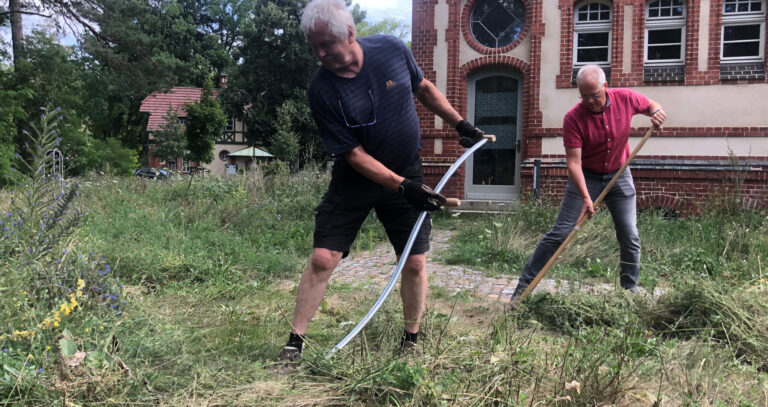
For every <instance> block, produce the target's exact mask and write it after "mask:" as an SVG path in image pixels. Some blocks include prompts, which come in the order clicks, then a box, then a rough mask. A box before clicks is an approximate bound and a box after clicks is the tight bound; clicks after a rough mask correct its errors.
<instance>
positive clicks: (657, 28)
mask: <svg viewBox="0 0 768 407" xmlns="http://www.w3.org/2000/svg"><path fill="white" fill-rule="evenodd" d="M684 61H685V5H684V4H683V0H655V1H651V2H649V3H648V6H647V7H646V12H645V63H646V64H648V65H680V64H682V63H683V62H684Z"/></svg>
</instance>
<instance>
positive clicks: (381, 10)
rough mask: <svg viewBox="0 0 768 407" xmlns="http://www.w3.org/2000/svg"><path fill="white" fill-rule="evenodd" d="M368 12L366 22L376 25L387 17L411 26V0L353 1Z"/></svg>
mask: <svg viewBox="0 0 768 407" xmlns="http://www.w3.org/2000/svg"><path fill="white" fill-rule="evenodd" d="M356 3H357V4H360V8H362V9H363V10H365V11H367V12H368V14H367V15H366V18H365V19H366V20H368V21H369V22H371V23H376V22H378V21H381V20H383V19H384V18H386V17H392V18H395V19H397V20H400V21H402V22H405V23H407V24H408V25H411V0H352V4H353V5H354V4H356Z"/></svg>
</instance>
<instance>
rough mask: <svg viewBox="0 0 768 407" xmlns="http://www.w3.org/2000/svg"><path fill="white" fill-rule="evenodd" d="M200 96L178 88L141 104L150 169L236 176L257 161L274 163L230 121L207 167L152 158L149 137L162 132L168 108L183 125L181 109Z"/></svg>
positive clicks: (222, 81) (242, 127)
mask: <svg viewBox="0 0 768 407" xmlns="http://www.w3.org/2000/svg"><path fill="white" fill-rule="evenodd" d="M226 84H227V77H226V75H222V76H221V77H220V78H219V87H218V88H216V89H214V90H213V97H214V98H216V97H218V96H219V93H220V92H221V90H222V89H224V88H225V87H226ZM202 93H203V90H202V88H194V87H184V86H177V87H174V88H172V89H170V90H169V91H167V92H154V93H152V94H151V95H149V96H147V97H146V98H144V100H143V101H142V102H141V107H140V108H139V111H140V112H143V113H148V114H149V120H148V121H147V134H148V137H147V143H148V146H147V151H148V166H149V167H154V168H168V169H170V170H174V171H180V172H182V173H189V172H195V171H199V170H203V169H204V170H206V171H210V172H211V173H214V174H219V175H223V174H227V173H234V172H237V170H240V169H247V168H250V167H251V166H252V165H253V164H255V163H258V162H260V161H266V160H271V159H274V157H273V156H272V155H271V154H269V153H268V152H266V151H264V149H263V148H262V146H261V145H260V144H259V143H257V144H256V145H254V142H253V141H252V140H251V139H250V138H249V137H248V132H247V128H246V126H245V123H244V122H243V121H241V120H238V119H235V118H233V117H230V118H228V119H227V123H226V125H225V127H224V131H223V132H222V133H221V136H220V137H219V138H218V139H217V140H216V144H215V146H214V151H213V161H212V162H210V163H208V164H204V163H196V162H194V161H193V162H189V161H187V160H185V159H183V158H181V157H179V158H177V159H175V160H167V161H164V160H163V159H162V158H161V157H155V156H154V155H153V151H154V143H153V136H152V133H153V132H155V131H159V130H160V129H162V127H163V125H164V124H165V120H166V118H165V116H166V114H167V113H168V108H169V107H170V108H171V109H172V110H173V112H174V113H176V115H177V116H178V117H179V121H180V122H181V123H182V124H185V123H186V116H187V112H186V111H185V110H184V106H185V105H186V104H191V103H196V102H197V101H199V100H200V97H201V95H202Z"/></svg>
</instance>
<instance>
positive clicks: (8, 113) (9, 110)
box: [0, 66, 30, 186]
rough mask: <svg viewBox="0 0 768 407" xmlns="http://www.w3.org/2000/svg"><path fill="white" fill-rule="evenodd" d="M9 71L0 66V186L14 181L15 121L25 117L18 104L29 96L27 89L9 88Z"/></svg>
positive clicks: (17, 121) (16, 129)
mask: <svg viewBox="0 0 768 407" xmlns="http://www.w3.org/2000/svg"><path fill="white" fill-rule="evenodd" d="M11 81H12V78H11V73H10V72H9V71H6V70H5V69H4V68H2V67H1V66H0V99H1V100H3V103H0V186H4V185H10V184H12V183H14V178H13V176H14V174H13V172H12V171H11V163H12V162H13V157H14V155H15V153H16V147H15V145H14V139H15V137H16V133H17V132H18V128H17V123H19V122H20V121H21V120H22V119H24V118H25V117H26V114H25V113H24V110H22V109H21V107H20V105H21V104H22V101H23V100H24V99H25V98H29V97H30V92H29V91H21V92H19V91H14V90H10V89H9V88H10V83H11Z"/></svg>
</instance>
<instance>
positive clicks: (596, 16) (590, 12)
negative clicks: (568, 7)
mask: <svg viewBox="0 0 768 407" xmlns="http://www.w3.org/2000/svg"><path fill="white" fill-rule="evenodd" d="M611 19H612V13H611V5H610V3H605V2H598V1H592V2H587V3H582V4H581V5H579V6H577V7H576V10H575V11H574V20H575V21H574V24H573V48H574V49H573V65H574V66H583V65H587V64H597V65H603V66H607V65H609V64H610V61H611Z"/></svg>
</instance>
